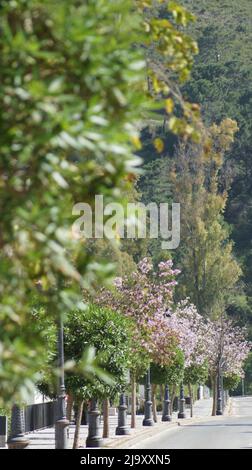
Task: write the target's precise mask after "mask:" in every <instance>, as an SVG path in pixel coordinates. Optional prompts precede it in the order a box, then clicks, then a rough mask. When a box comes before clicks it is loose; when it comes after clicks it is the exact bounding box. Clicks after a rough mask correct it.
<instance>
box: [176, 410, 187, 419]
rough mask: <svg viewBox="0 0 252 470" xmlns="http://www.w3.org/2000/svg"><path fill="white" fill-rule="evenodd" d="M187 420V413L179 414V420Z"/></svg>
mask: <svg viewBox="0 0 252 470" xmlns="http://www.w3.org/2000/svg"><path fill="white" fill-rule="evenodd" d="M185 418H186V414H185V412H184V411H181V412H179V414H178V419H185Z"/></svg>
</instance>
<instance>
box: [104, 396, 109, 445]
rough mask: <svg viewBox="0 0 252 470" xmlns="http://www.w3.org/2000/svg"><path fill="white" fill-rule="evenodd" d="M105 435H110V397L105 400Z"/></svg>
mask: <svg viewBox="0 0 252 470" xmlns="http://www.w3.org/2000/svg"><path fill="white" fill-rule="evenodd" d="M103 437H104V438H107V437H109V399H108V398H106V400H104V401H103Z"/></svg>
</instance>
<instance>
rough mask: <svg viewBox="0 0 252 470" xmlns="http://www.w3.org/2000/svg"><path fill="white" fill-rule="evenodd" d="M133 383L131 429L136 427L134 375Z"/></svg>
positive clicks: (132, 375) (133, 377) (131, 379)
mask: <svg viewBox="0 0 252 470" xmlns="http://www.w3.org/2000/svg"><path fill="white" fill-rule="evenodd" d="M130 381H131V424H130V426H131V428H135V427H136V377H135V375H134V374H133V373H132V374H131V375H130Z"/></svg>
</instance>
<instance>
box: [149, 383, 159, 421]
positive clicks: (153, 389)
mask: <svg viewBox="0 0 252 470" xmlns="http://www.w3.org/2000/svg"><path fill="white" fill-rule="evenodd" d="M156 391H157V386H156V384H152V385H151V400H152V409H153V420H154V423H157V421H158V419H157V400H156Z"/></svg>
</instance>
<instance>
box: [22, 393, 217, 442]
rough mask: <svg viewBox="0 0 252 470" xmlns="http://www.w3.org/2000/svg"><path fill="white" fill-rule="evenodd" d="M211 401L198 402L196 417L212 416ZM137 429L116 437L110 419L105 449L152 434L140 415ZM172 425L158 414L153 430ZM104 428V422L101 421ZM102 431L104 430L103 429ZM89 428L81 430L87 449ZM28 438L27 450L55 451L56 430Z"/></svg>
mask: <svg viewBox="0 0 252 470" xmlns="http://www.w3.org/2000/svg"><path fill="white" fill-rule="evenodd" d="M211 405H212V400H211V399H205V400H198V401H197V402H195V404H194V417H196V418H197V417H205V416H210V415H211ZM186 413H187V416H188V417H189V415H190V410H189V409H187V410H186ZM136 421H137V427H136V429H135V430H131V434H130V436H125V437H122V436H115V428H116V426H117V417H116V416H111V417H110V438H109V439H104V446H105V447H114V446H116V447H118V446H119V447H121V444H123V443H124V442H125V443H126V442H127V441H128V440H129V439H130V440H132V439H134V436H135V437H136V438H138V439H139V437H141V435H142V434H143V435H144V434H146V433H148V432H150V428H145V427H143V426H142V421H143V416H142V415H138V416H137V417H136ZM173 421H177V413H173ZM128 424H130V416H128ZM171 425H172V424H170V423H161V414H158V424H156V425H155V428H152V429H153V431H154V429H155V432H159V431H163V430H164V429H165V427H166V426H171ZM101 428H102V420H101ZM74 430H75V426H74V425H70V426H69V448H70V449H71V448H72V445H73V437H74ZM101 431H102V429H101ZM87 433H88V427H87V426H81V430H80V446H82V447H85V441H86V438H87ZM27 437H28V438H29V440H30V444H29V446H28V447H27V449H54V428H53V427H52V428H47V429H41V430H39V431H35V432H32V433H29V434H27Z"/></svg>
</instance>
